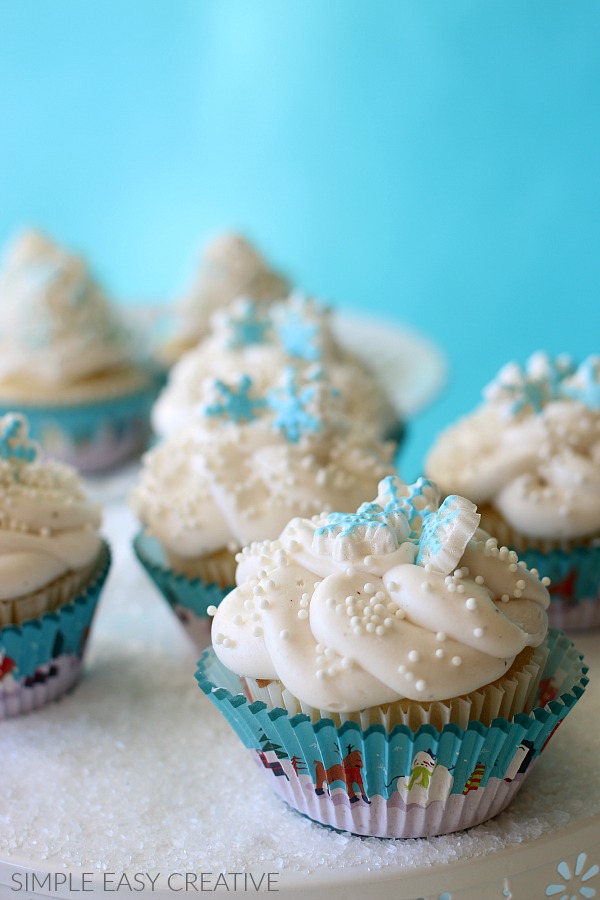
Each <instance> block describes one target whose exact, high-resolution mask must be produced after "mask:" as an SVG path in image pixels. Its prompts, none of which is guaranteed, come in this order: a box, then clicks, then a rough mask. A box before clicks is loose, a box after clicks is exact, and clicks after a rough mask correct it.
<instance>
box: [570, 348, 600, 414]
mask: <svg viewBox="0 0 600 900" xmlns="http://www.w3.org/2000/svg"><path fill="white" fill-rule="evenodd" d="M569 381H570V383H568V384H562V385H561V391H560V393H561V395H562V396H563V397H570V398H572V399H574V400H580V401H581V402H582V403H584V404H585V405H586V406H588V407H589V408H590V409H600V358H598V357H597V356H596V357H594V356H590V357H589V358H588V359H586V360H584V361H583V362H582V363H581V365H580V366H579V368H578V369H577V372H576V375H575V378H574V379H569Z"/></svg>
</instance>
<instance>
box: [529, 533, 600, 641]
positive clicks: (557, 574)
mask: <svg viewBox="0 0 600 900" xmlns="http://www.w3.org/2000/svg"><path fill="white" fill-rule="evenodd" d="M519 557H520V558H521V559H522V560H524V561H525V563H526V564H527V566H528V568H530V569H531V568H535V569H537V570H538V572H539V573H540V577H544V576H547V577H548V578H549V579H550V587H549V591H550V600H551V602H550V608H549V610H548V618H549V620H550V623H551V624H552V625H554V626H555V627H557V628H562V629H565V630H569V629H577V628H597V627H600V546H599V547H591V546H588V547H584V546H581V547H574V548H573V549H570V550H568V551H565V550H562V549H560V548H556V549H554V550H548V551H543V550H539V549H537V548H534V547H529V548H527V549H526V550H521V551H519Z"/></svg>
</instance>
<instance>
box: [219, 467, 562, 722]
mask: <svg viewBox="0 0 600 900" xmlns="http://www.w3.org/2000/svg"><path fill="white" fill-rule="evenodd" d="M440 499H441V498H440V494H439V490H438V488H437V486H436V485H435V484H433V483H432V482H430V481H427V480H426V479H419V481H418V482H416V484H414V485H405V484H404V483H403V482H401V481H400V479H398V478H397V477H395V476H389V477H387V478H385V479H384V480H383V481H382V482H381V483H380V485H379V491H378V495H377V497H376V498H375V500H374V501H373V502H372V503H365V504H362V506H360V507H359V508H358V510H357V511H356V513H354V514H340V513H333V514H329V515H323V516H315V517H313V518H311V519H305V518H295V519H293V520H291V521H290V522H289V524H288V525H287V526H286V527H285V528H284V529H283V531H282V533H281V535H280V537H279V538H278V540H276V541H264V542H260V543H255V544H253V545H250V546H249V547H246V548H244V550H243V551H242V552H241V553H240V554H239V556H238V568H237V577H236V580H237V585H238V586H237V587H236V588H235V589H234V590H233V591H232V592H231V593H230V594H228V595H227V596H226V597H225V598H224V600H223V601H222V603H221V604H220V605H219V607H218V608H217V609H216V610H212V611H213V612H214V621H213V626H212V642H213V646H214V649H215V652H216V654H217V656H218V657H219V659H220V660H221V661H222V662H223V664H224V665H225V666H227V667H228V668H229V669H230V670H232V671H233V672H235V673H237V674H239V675H242V676H246V677H248V678H256V679H265V680H272V679H277V680H279V681H281V682H282V683H283V685H284V686H285V688H287V689H288V690H289V691H291V692H292V694H294V695H295V696H296V697H298V698H299V699H300V700H301V701H302V702H304V703H306V704H308V705H310V706H312V707H315V708H317V709H321V710H326V711H331V712H350V711H357V710H359V709H363V708H367V707H371V706H376V705H379V704H384V703H390V702H393V701H395V700H398V699H402V698H408V699H410V700H416V701H421V702H427V701H436V700H446V699H450V698H453V697H457V696H461V695H463V694H466V693H468V692H470V691H473V690H477V689H478V688H480V687H482V686H484V685H486V684H489V683H491V682H492V681H494V680H496V679H497V678H499V677H500V676H501V675H503V674H504V673H505V672H506V671H507V670H508V668H509V667H510V665H511V664H512V663H513V661H514V659H515V658H516V656H517V655H518V654H519V652H520V651H521V650H523V649H524V648H525V647H528V646H532V647H535V646H538V645H539V644H541V643H542V641H543V640H544V637H545V635H546V630H547V617H546V608H547V606H548V601H549V595H548V591H547V589H546V587H545V586H544V585H543V584H542V583H541V582H540V580H539V578H538V576H537V574H536V573H535V572H532V571H530V570H528V569H527V568H526V567H525V565H524V564H523V563H522V562H519V560H518V557H517V554H516V553H514V552H512V551H509V550H508V549H507V548H505V547H502V548H500V547H498V545H497V543H496V541H495V540H494V539H492V538H490V537H489V535H487V534H486V533H485V532H482V531H481V530H480V529H479V527H478V525H479V515H478V513H477V511H476V507H475V506H474V505H473V504H472V503H471V502H470V501H468V500H466V499H465V498H463V497H460V496H449V497H447V498H446V499H445V500H444V501H443V502H441V503H440Z"/></svg>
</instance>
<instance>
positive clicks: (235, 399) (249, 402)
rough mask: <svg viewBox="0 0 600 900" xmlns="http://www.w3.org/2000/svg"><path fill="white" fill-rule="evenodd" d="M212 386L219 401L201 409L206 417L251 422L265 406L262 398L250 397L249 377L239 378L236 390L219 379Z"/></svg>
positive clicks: (250, 381) (250, 380) (250, 385)
mask: <svg viewBox="0 0 600 900" xmlns="http://www.w3.org/2000/svg"><path fill="white" fill-rule="evenodd" d="M213 386H214V389H215V390H216V392H217V394H218V395H219V399H218V400H217V401H216V402H215V403H210V404H208V405H207V406H204V407H203V408H202V412H203V413H204V415H206V416H220V417H221V418H224V419H226V420H229V421H231V422H252V421H253V420H254V419H256V418H257V415H256V414H257V412H258V411H259V410H261V409H264V408H265V407H266V405H267V401H266V400H265V399H264V398H262V397H251V396H250V393H251V391H252V387H253V383H252V379H251V378H250V376H249V375H243V376H242V377H241V378H240V381H239V384H238V388H237V390H236V389H235V388H233V387H231V386H230V385H228V384H225V382H224V381H221V380H220V379H215V381H214V382H213Z"/></svg>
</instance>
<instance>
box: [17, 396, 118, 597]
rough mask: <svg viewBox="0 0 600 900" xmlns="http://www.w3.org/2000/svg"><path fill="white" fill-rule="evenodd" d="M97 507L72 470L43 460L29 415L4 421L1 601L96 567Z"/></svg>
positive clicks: (98, 517) (97, 538)
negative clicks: (32, 438) (32, 435)
mask: <svg viewBox="0 0 600 900" xmlns="http://www.w3.org/2000/svg"><path fill="white" fill-rule="evenodd" d="M99 526H100V514H99V510H98V507H97V506H96V505H95V504H93V503H91V502H90V500H88V499H87V498H86V496H85V494H84V491H83V486H82V483H81V480H80V478H79V476H78V474H77V472H76V471H75V469H73V468H71V467H70V466H66V465H63V464H62V463H57V462H54V461H43V460H41V458H40V449H39V446H38V445H37V444H36V443H34V442H33V441H30V440H29V438H28V424H27V420H26V419H25V418H24V416H21V415H17V414H15V413H9V414H8V415H5V416H3V417H1V418H0V599H3V600H4V599H8V598H15V597H20V596H22V595H24V594H28V593H31V592H32V591H35V590H37V589H38V588H40V587H43V586H44V585H46V584H49V583H50V582H51V581H54V580H55V579H56V578H59V577H60V576H61V575H65V574H66V573H68V572H72V571H77V570H80V569H82V568H84V567H85V566H87V565H88V564H91V563H92V562H93V561H94V559H95V558H96V557H97V555H98V552H99V550H100V537H99V535H98V528H99Z"/></svg>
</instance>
